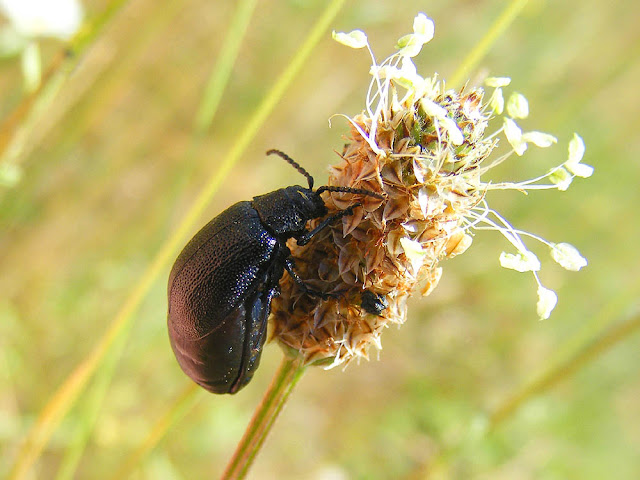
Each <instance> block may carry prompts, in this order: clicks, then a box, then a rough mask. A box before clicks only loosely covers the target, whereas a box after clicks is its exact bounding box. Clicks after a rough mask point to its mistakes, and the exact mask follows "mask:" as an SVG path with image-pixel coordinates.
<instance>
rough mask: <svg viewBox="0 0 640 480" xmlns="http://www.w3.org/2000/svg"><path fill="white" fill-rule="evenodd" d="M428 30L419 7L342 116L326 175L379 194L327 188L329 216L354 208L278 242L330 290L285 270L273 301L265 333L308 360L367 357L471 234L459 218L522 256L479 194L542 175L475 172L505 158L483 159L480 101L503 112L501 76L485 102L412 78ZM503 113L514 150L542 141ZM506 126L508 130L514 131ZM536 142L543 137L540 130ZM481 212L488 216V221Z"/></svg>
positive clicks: (487, 109) (467, 91)
mask: <svg viewBox="0 0 640 480" xmlns="http://www.w3.org/2000/svg"><path fill="white" fill-rule="evenodd" d="M429 24H430V25H431V26H429ZM432 35H433V25H432V22H431V20H429V19H428V18H427V17H426V16H424V15H423V14H420V15H419V16H418V17H416V20H415V21H414V33H413V34H410V35H406V36H404V37H402V38H401V39H400V42H399V46H398V47H399V52H398V53H396V54H394V55H392V56H391V57H389V58H388V59H387V60H385V61H384V62H383V63H382V64H381V65H379V66H378V65H376V64H375V61H374V65H373V67H372V70H371V73H372V75H373V80H372V84H371V88H370V90H369V95H368V98H367V108H366V110H365V111H364V112H363V113H361V114H359V115H357V116H355V117H354V118H349V122H350V124H351V132H350V136H349V138H348V143H347V144H346V145H345V146H344V149H343V151H342V152H341V154H340V157H341V159H340V161H339V162H338V163H337V164H336V165H333V166H331V167H330V175H329V181H328V185H331V186H343V187H352V188H360V189H366V190H369V191H372V192H376V193H379V194H382V195H384V200H380V199H378V198H375V197H371V196H365V195H354V194H349V193H336V192H327V193H325V195H326V197H325V203H326V205H327V208H328V210H329V213H330V214H331V213H335V212H338V211H340V210H343V209H345V208H347V207H349V206H352V205H354V204H356V203H357V204H360V206H359V207H356V208H355V210H354V213H353V215H349V216H345V217H343V218H342V223H341V224H336V225H332V226H331V227H330V228H327V229H325V230H324V231H323V232H322V233H320V234H319V235H318V236H317V237H315V238H314V240H313V241H312V242H310V243H309V244H307V245H305V246H302V247H301V246H298V245H297V244H296V243H295V241H292V242H291V244H290V245H289V246H290V248H291V251H292V254H293V257H294V258H295V259H296V270H297V272H298V273H299V275H300V277H301V278H303V279H304V281H305V283H306V284H307V285H308V286H309V287H312V288H314V289H316V290H320V291H323V292H325V293H330V294H332V297H331V298H329V299H321V298H318V297H311V296H309V295H308V294H306V293H305V292H304V291H302V289H300V288H299V287H298V286H297V285H296V284H295V283H294V282H293V281H292V279H291V278H290V277H289V276H285V277H284V278H283V280H282V282H281V288H282V294H281V295H280V296H279V297H278V298H276V299H274V301H273V304H272V312H273V333H272V336H273V337H274V338H276V339H277V340H278V341H279V342H280V344H281V345H283V346H284V347H285V348H287V349H291V350H293V351H294V352H296V354H298V355H301V356H302V357H303V358H304V359H305V361H306V362H307V363H314V362H318V361H324V362H323V363H325V364H329V365H330V366H336V365H339V364H342V363H345V362H349V361H351V360H353V359H354V358H368V354H369V347H370V346H371V345H374V346H376V347H378V348H379V347H380V335H381V332H382V330H383V329H384V328H385V327H386V326H388V325H389V324H390V323H394V324H402V323H403V322H404V321H405V319H406V313H407V308H406V302H407V299H408V297H409V296H410V295H411V294H412V293H414V292H415V291H420V292H421V293H422V294H423V295H428V294H429V293H431V292H432V291H433V289H434V288H435V287H436V286H437V284H438V281H439V280H440V277H441V275H442V268H441V267H440V266H439V264H440V261H441V260H444V259H446V258H449V257H453V256H455V255H458V254H460V253H463V252H464V251H465V250H466V249H467V248H468V247H469V246H470V244H471V239H472V237H471V236H470V234H469V230H470V228H472V227H474V228H477V227H476V225H477V224H479V223H484V224H488V225H489V227H490V228H492V229H495V230H499V231H500V232H501V233H503V234H504V235H505V237H507V239H508V240H510V241H511V243H512V244H513V245H514V246H515V247H516V249H517V250H518V252H519V254H522V252H526V253H527V254H531V255H533V254H532V253H531V252H529V251H528V250H527V249H526V248H525V247H524V244H523V243H522V241H521V240H520V237H519V236H518V234H517V232H516V231H515V230H513V229H512V228H511V227H510V226H509V224H508V223H506V221H504V220H503V219H502V217H499V216H498V215H497V214H496V213H495V212H493V211H492V210H490V209H489V208H488V206H487V204H486V201H485V199H484V197H485V194H486V192H487V191H488V190H490V189H492V188H514V189H518V190H523V189H525V188H536V187H537V188H539V187H541V185H539V184H536V185H535V186H534V187H532V186H531V185H530V182H524V183H518V184H496V185H492V184H487V183H483V182H482V180H481V175H482V174H484V173H485V172H486V171H487V170H488V169H489V168H490V167H491V166H493V165H495V164H497V163H500V162H501V161H503V160H504V159H505V158H506V157H507V156H508V155H507V156H503V157H500V158H498V159H496V160H494V161H493V162H487V158H488V157H489V156H490V155H491V153H492V152H493V151H494V149H495V148H496V146H497V144H498V140H497V138H496V135H495V134H492V135H487V134H486V130H487V127H488V123H489V120H490V118H491V116H492V115H495V114H497V109H496V108H492V107H491V106H492V105H497V106H499V109H500V110H502V108H503V107H502V106H500V105H503V104H504V101H502V102H500V101H496V96H499V97H500V98H502V91H501V89H502V87H503V86H505V85H506V84H508V81H506V83H505V79H490V81H491V82H493V84H494V85H495V92H494V95H493V96H492V97H491V98H490V99H489V100H488V101H485V99H484V97H485V92H484V90H483V89H482V88H466V87H465V88H462V89H460V90H459V91H452V90H448V91H447V90H445V88H444V85H443V83H442V82H439V81H438V80H437V78H436V77H433V78H427V79H424V78H422V77H420V76H419V75H418V74H417V73H416V70H415V66H414V65H413V62H412V61H411V58H410V57H412V56H414V55H416V54H417V53H418V52H419V50H420V48H421V47H422V45H423V44H424V43H426V42H428V41H429V40H430V39H431V37H432ZM334 38H336V39H337V40H338V41H341V42H342V43H345V44H347V45H349V46H352V47H354V48H361V47H368V43H367V40H366V36H365V35H364V33H363V32H361V31H356V32H352V33H351V34H334ZM372 57H373V54H372ZM500 80H501V81H500ZM399 90H404V91H405V93H404V95H402V96H400V95H399V93H398V91H399ZM516 95H517V96H515V97H514V99H513V100H510V102H509V104H508V111H509V112H511V113H512V114H513V112H517V114H518V118H520V117H522V116H526V115H525V110H528V103H527V101H526V99H525V98H524V96H522V95H521V94H516ZM524 106H527V108H525V107H524ZM508 123H509V126H510V127H511V130H509V131H507V132H506V134H507V139H508V141H509V142H510V143H511V145H512V147H513V151H514V152H516V153H518V154H520V153H522V152H523V151H524V150H523V148H524V149H526V145H527V143H528V142H530V143H535V144H536V145H538V146H543V145H541V144H542V143H545V141H544V140H545V139H544V138H542V136H544V135H546V134H541V133H539V132H529V133H522V131H520V130H519V127H518V126H517V125H516V124H515V121H514V120H513V119H511V118H508ZM514 126H515V129H517V130H518V131H519V134H518V133H517V131H516V133H513V132H514V131H515V130H514V128H513V127H514ZM505 130H506V128H505ZM509 136H511V138H509ZM548 137H550V136H548ZM551 138H553V137H551ZM578 138H579V137H578ZM553 140H555V139H553ZM546 143H548V144H550V143H552V142H551V141H550V140H549V139H546ZM579 147H580V148H579ZM583 147H584V145H583V144H582V145H577V144H573V147H572V148H570V152H571V151H573V152H574V154H573V156H572V157H571V158H572V159H573V160H571V161H572V162H573V163H572V168H573V170H576V169H577V168H576V165H574V164H575V163H576V160H575V159H576V158H577V154H576V153H575V152H578V151H582V150H583ZM581 149H582V150H581ZM510 153H511V152H510ZM580 158H581V155H580ZM579 161H580V159H578V160H577V162H579ZM560 168H562V167H560ZM565 171H567V169H565ZM551 173H553V171H552V172H551ZM567 173H568V171H567ZM569 176H571V174H569ZM541 178H544V177H541ZM537 180H539V179H534V181H537ZM546 187H554V188H556V187H558V186H557V185H551V186H549V185H547V186H546ZM491 215H493V216H495V217H496V218H498V221H497V222H496V221H494V220H491V219H490V216H491ZM319 221H320V220H315V221H314V222H312V223H311V224H310V225H309V227H310V228H313V227H314V226H315V225H317V224H318V222H319ZM550 245H551V244H550ZM574 250H575V249H574ZM553 251H554V252H555V253H556V254H558V252H569V251H570V249H569V248H563V249H559V248H555V250H553ZM576 254H577V251H576ZM577 255H578V256H579V254H577ZM534 258H535V256H534ZM580 258H582V257H580ZM536 260H537V259H536ZM583 260H584V259H583ZM565 263H569V262H568V261H565ZM577 264H580V262H575V261H574V262H573V263H572V265H574V266H575V265H577ZM507 266H508V265H507ZM529 270H533V269H531V268H529ZM534 275H535V272H534ZM535 278H536V281H538V280H537V276H535ZM538 283H539V281H538ZM540 288H544V287H541V286H540ZM540 288H539V289H538V291H541V290H540ZM365 292H370V293H367V294H365V296H367V297H368V296H369V295H371V294H375V295H376V296H377V298H381V299H383V300H384V301H383V302H380V305H379V306H378V307H375V308H374V307H372V306H371V305H370V300H367V301H366V303H365V305H364V306H363V294H364V293H365ZM552 293H553V292H552ZM542 303H543V304H544V305H551V303H552V302H542ZM540 305H541V303H540V302H539V309H540ZM553 305H555V303H554V304H553ZM551 308H553V306H551ZM378 310H380V311H378ZM548 313H549V312H547V311H545V312H543V313H541V317H542V316H545V315H546V316H548Z"/></svg>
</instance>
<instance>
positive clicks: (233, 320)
mask: <svg viewBox="0 0 640 480" xmlns="http://www.w3.org/2000/svg"><path fill="white" fill-rule="evenodd" d="M271 154H276V155H279V156H280V157H282V158H283V159H284V160H285V161H287V162H288V163H289V164H291V165H292V166H293V167H294V168H295V169H296V170H298V171H299V172H300V173H301V174H303V175H304V176H305V177H306V178H307V181H308V185H309V186H308V188H305V187H301V186H299V185H295V186H290V187H285V188H281V189H278V190H275V191H273V192H271V193H267V194H265V195H260V196H257V197H254V198H253V200H252V201H242V202H238V203H236V204H234V205H232V206H231V207H229V208H227V209H226V210H225V211H223V212H222V213H221V214H220V215H218V216H217V217H215V218H214V219H213V220H211V221H210V222H209V223H207V224H206V225H205V226H204V227H203V228H202V229H201V230H200V231H199V232H198V233H197V234H196V235H195V236H194V237H193V238H192V239H191V240H190V241H189V242H188V243H187V245H186V246H185V247H184V249H183V250H182V252H181V253H180V255H179V256H178V258H177V259H176V261H175V263H174V265H173V268H172V269H171V273H170V274H169V284H168V288H167V291H168V300H169V301H168V303H169V308H168V316H167V324H168V329H169V339H170V342H171V347H172V349H173V352H174V353H175V356H176V359H177V360H178V363H179V364H180V367H181V368H182V370H183V371H184V372H185V373H186V374H187V375H188V376H189V377H190V378H191V379H192V380H193V381H194V382H196V383H197V384H199V385H200V386H202V387H203V388H205V389H206V390H208V391H210V392H213V393H236V392H238V391H239V390H240V389H241V388H243V387H244V386H245V385H247V383H249V381H250V380H251V378H252V377H253V374H254V372H255V370H256V369H257V368H258V364H259V362H260V355H261V353H262V347H263V345H264V342H265V338H266V331H267V319H268V317H269V314H270V312H271V300H272V299H273V298H274V297H275V296H277V295H279V293H280V287H279V281H280V278H281V277H282V275H284V271H285V270H286V271H287V272H288V273H289V275H291V277H292V279H293V280H294V281H295V282H296V284H297V285H299V286H300V288H302V289H303V290H305V291H306V292H307V293H308V294H310V295H316V296H321V297H325V298H326V297H328V296H329V295H327V294H323V293H321V292H317V291H315V290H313V289H310V288H308V287H307V286H306V285H305V284H304V282H303V280H302V279H300V278H299V276H298V275H297V274H296V273H295V270H294V263H293V259H292V258H291V251H290V250H289V248H288V247H287V245H286V242H287V240H288V239H290V238H294V239H296V241H297V243H298V245H305V244H306V243H308V242H309V241H310V240H311V239H312V238H313V237H314V236H315V235H316V234H317V233H318V232H320V231H321V230H323V229H324V228H326V227H327V226H329V225H330V224H331V223H332V222H334V221H336V220H338V219H340V218H342V217H343V216H346V215H351V214H353V210H354V208H355V207H357V206H359V204H355V205H353V206H351V207H349V208H347V209H345V210H342V211H340V212H338V213H336V214H333V215H330V216H328V217H326V218H324V219H323V220H322V221H321V222H320V223H319V224H318V225H317V226H316V227H315V228H314V229H313V230H310V231H309V230H307V229H306V228H305V227H306V224H307V222H308V221H309V220H312V219H316V218H320V217H325V216H326V215H327V213H328V211H327V207H326V206H325V204H324V201H323V200H322V198H321V194H322V193H323V192H344V193H354V194H362V195H370V196H373V197H376V198H380V199H382V198H383V197H382V196H381V195H379V194H377V193H374V192H370V191H368V190H362V189H356V188H349V187H332V186H322V187H319V188H318V189H316V190H313V182H314V181H313V177H312V176H311V175H310V174H309V173H308V172H307V171H306V170H304V169H303V168H302V167H301V166H300V165H299V164H298V163H296V162H295V161H294V160H293V159H291V158H290V157H289V156H287V155H286V154H284V153H283V152H281V151H279V150H269V151H268V152H267V155H271ZM365 308H366V306H365Z"/></svg>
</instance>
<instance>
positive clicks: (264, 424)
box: [221, 355, 305, 480]
mask: <svg viewBox="0 0 640 480" xmlns="http://www.w3.org/2000/svg"><path fill="white" fill-rule="evenodd" d="M304 370H305V367H304V366H303V365H302V359H301V358H300V357H296V358H289V357H287V356H286V355H285V357H284V358H283V360H282V363H281V364H280V367H279V368H278V371H277V372H276V374H275V375H274V377H273V380H272V381H271V385H269V388H268V389H267V391H266V392H265V394H264V397H262V401H261V402H260V404H259V405H258V408H257V409H256V411H255V413H254V414H253V418H252V419H251V421H250V422H249V425H248V426H247V429H246V431H245V433H244V436H243V437H242V440H240V443H239V444H238V446H237V447H236V452H235V453H234V455H233V458H232V459H231V461H230V462H229V464H228V465H227V469H226V470H225V472H224V474H223V475H222V477H221V478H222V479H223V480H238V479H242V478H245V476H246V474H247V471H248V470H249V467H250V466H251V464H252V463H253V461H254V460H255V458H256V455H257V454H258V452H259V451H260V447H262V444H263V443H264V440H265V438H266V437H267V434H268V433H269V432H270V431H271V427H272V426H273V424H274V422H275V420H276V418H278V414H279V413H280V412H281V411H282V407H283V406H284V404H285V403H286V401H287V399H288V398H289V395H291V392H292V391H293V387H294V386H295V385H296V383H298V380H300V378H301V377H302V374H303V373H304Z"/></svg>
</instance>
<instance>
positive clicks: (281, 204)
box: [252, 185, 327, 237]
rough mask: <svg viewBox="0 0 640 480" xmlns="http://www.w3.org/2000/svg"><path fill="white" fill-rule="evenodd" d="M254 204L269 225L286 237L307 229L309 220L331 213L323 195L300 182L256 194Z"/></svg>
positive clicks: (263, 222)
mask: <svg viewBox="0 0 640 480" xmlns="http://www.w3.org/2000/svg"><path fill="white" fill-rule="evenodd" d="M252 206H253V208H254V209H255V210H256V211H257V212H258V215H259V216H260V220H261V222H262V224H263V225H264V226H265V227H266V228H267V229H269V230H270V231H271V232H272V233H274V234H275V235H281V236H285V237H291V236H293V234H295V233H298V232H301V231H303V230H304V228H305V225H306V224H307V222H308V221H309V220H311V219H313V218H318V217H322V216H324V215H326V213H327V207H325V205H324V202H323V200H322V198H321V197H320V195H318V194H317V193H315V192H314V191H313V190H311V189H309V188H305V187H301V186H299V185H294V186H292V187H287V188H281V189H279V190H275V191H273V192H271V193H267V194H266V195H260V196H258V197H254V198H253V202H252Z"/></svg>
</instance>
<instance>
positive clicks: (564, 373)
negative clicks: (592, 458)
mask: <svg viewBox="0 0 640 480" xmlns="http://www.w3.org/2000/svg"><path fill="white" fill-rule="evenodd" d="M639 329H640V315H638V316H636V317H633V318H631V319H629V320H626V321H624V322H620V323H618V324H616V325H612V326H610V327H609V328H607V329H605V330H604V331H603V332H601V334H600V335H598V337H597V338H595V339H594V340H593V341H591V342H589V343H588V344H586V345H584V346H583V347H582V348H580V349H579V350H578V351H576V352H575V354H574V355H572V356H571V357H569V358H568V359H567V360H566V361H565V362H562V363H560V364H558V365H554V366H552V367H551V368H549V370H547V371H546V372H545V373H544V374H542V375H540V376H539V377H538V378H536V379H535V380H533V381H532V382H531V383H529V384H527V385H525V386H524V387H523V388H522V389H521V390H519V391H517V392H516V393H515V394H514V395H512V396H511V397H510V398H508V399H507V400H506V401H505V402H504V403H503V404H502V405H500V406H499V407H498V408H497V409H496V410H494V411H493V412H492V414H491V416H490V417H489V429H490V430H492V429H495V428H496V427H497V426H498V425H499V424H500V423H502V422H503V421H504V420H506V419H508V418H510V417H511V416H512V414H513V413H514V412H515V411H516V410H518V408H519V407H520V406H521V405H522V404H524V403H525V402H527V401H528V400H530V399H531V398H533V397H536V396H537V395H540V394H542V393H543V392H545V391H546V390H549V389H550V388H551V387H553V386H554V385H556V384H557V383H559V382H560V381H562V380H564V379H566V378H568V377H570V376H571V375H572V374H573V373H574V372H576V371H577V370H578V369H579V368H581V367H582V366H584V365H586V364H587V363H589V362H590V361H592V360H595V359H597V358H599V356H600V354H602V353H604V352H605V351H607V350H608V349H610V348H611V347H613V346H615V345H616V344H618V343H619V342H621V341H622V340H625V339H626V338H628V337H629V336H630V335H632V334H633V333H635V332H636V331H637V330H639Z"/></svg>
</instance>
